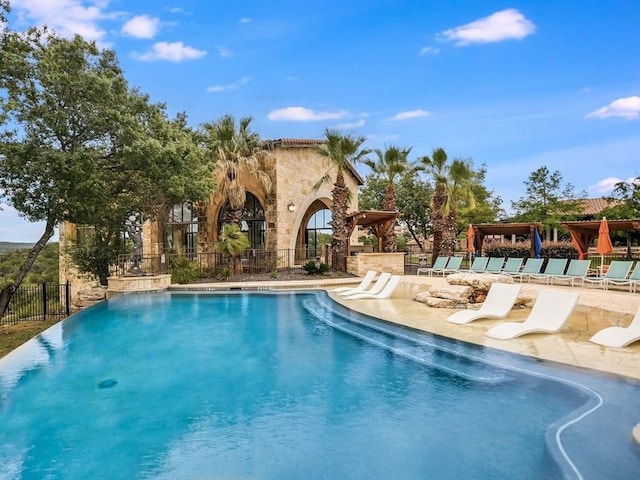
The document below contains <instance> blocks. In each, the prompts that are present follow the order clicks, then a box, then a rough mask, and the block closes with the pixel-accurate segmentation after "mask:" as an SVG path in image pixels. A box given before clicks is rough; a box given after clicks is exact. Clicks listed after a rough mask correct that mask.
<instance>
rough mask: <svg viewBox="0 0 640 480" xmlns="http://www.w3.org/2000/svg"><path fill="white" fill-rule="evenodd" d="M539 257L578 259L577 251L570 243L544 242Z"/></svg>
mask: <svg viewBox="0 0 640 480" xmlns="http://www.w3.org/2000/svg"><path fill="white" fill-rule="evenodd" d="M541 256H542V257H543V258H578V251H577V250H576V247H575V246H574V245H573V243H571V242H544V243H543V244H542V253H541Z"/></svg>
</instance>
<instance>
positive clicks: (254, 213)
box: [218, 192, 265, 248]
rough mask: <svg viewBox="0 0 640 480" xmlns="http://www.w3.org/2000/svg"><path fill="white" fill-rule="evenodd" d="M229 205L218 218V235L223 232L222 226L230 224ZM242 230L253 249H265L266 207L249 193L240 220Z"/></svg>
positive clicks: (226, 205) (221, 211)
mask: <svg viewBox="0 0 640 480" xmlns="http://www.w3.org/2000/svg"><path fill="white" fill-rule="evenodd" d="M229 221H230V219H229V203H228V202H227V203H226V204H225V206H224V207H222V210H220V216H219V217H218V233H219V232H221V231H222V226H223V225H224V224H225V223H229ZM240 230H242V231H243V232H244V233H245V235H247V237H248V238H249V244H250V245H251V248H264V244H265V217H264V207H263V206H262V204H261V203H260V200H258V199H257V197H256V196H255V195H254V194H252V193H251V192H247V199H246V200H245V202H244V207H242V216H241V218H240Z"/></svg>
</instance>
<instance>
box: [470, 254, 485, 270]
mask: <svg viewBox="0 0 640 480" xmlns="http://www.w3.org/2000/svg"><path fill="white" fill-rule="evenodd" d="M487 263H489V257H476V258H474V259H473V263H471V266H470V267H469V272H471V273H483V272H484V271H485V270H486V269H487Z"/></svg>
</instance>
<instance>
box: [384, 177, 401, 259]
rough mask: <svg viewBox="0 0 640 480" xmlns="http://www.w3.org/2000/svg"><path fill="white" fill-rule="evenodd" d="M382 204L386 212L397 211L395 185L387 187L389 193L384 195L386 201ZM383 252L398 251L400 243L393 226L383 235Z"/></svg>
mask: <svg viewBox="0 0 640 480" xmlns="http://www.w3.org/2000/svg"><path fill="white" fill-rule="evenodd" d="M382 204H383V207H384V209H385V210H386V211H389V212H395V211H396V192H395V191H394V190H393V185H388V186H387V191H386V192H385V194H384V201H383V203H382ZM382 251H383V252H397V251H398V242H397V241H396V232H395V228H394V227H393V226H392V227H391V228H390V229H389V230H387V231H386V232H384V234H383V235H382Z"/></svg>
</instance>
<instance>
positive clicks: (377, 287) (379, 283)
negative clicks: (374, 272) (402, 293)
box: [338, 272, 391, 297]
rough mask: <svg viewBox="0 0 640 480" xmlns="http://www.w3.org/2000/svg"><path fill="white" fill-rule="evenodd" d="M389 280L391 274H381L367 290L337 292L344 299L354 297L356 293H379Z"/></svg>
mask: <svg viewBox="0 0 640 480" xmlns="http://www.w3.org/2000/svg"><path fill="white" fill-rule="evenodd" d="M390 278H391V274H390V273H389V272H382V273H381V274H380V276H379V277H378V280H376V283H374V284H373V287H371V288H370V289H369V290H367V289H364V290H349V291H346V292H338V295H341V296H343V297H346V296H349V295H355V294H357V293H380V292H381V291H382V289H383V288H384V286H385V285H386V284H387V282H388V281H389V279H390Z"/></svg>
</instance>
